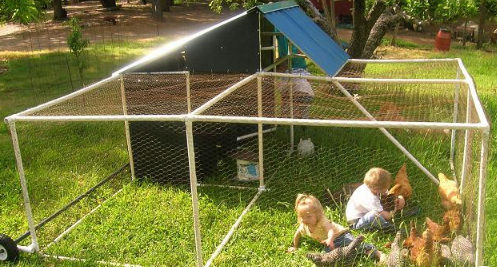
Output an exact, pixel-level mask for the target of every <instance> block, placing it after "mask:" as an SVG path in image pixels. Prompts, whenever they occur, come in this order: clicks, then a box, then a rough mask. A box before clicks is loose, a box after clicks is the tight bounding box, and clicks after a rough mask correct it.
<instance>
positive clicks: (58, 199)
mask: <svg viewBox="0 0 497 267" xmlns="http://www.w3.org/2000/svg"><path fill="white" fill-rule="evenodd" d="M16 131H17V134H18V136H19V147H20V150H21V151H20V152H21V153H22V156H23V168H24V174H25V179H26V183H27V185H28V192H29V196H30V203H31V207H32V211H33V219H34V222H35V224H40V223H42V224H45V223H44V220H45V219H47V218H49V217H50V216H51V215H53V214H56V213H57V212H58V211H59V210H61V209H63V208H65V206H66V205H68V204H69V203H71V202H72V201H73V200H74V199H77V198H78V197H80V196H81V195H83V194H85V193H86V192H88V191H90V192H89V193H88V194H87V195H88V197H86V198H83V199H82V201H80V202H78V203H75V205H74V206H71V207H70V208H69V209H68V211H67V212H66V213H62V215H61V216H59V217H56V219H55V220H54V221H50V222H48V223H47V224H46V225H44V226H43V227H41V228H39V230H38V231H37V233H38V234H39V237H40V239H39V243H40V244H41V245H42V246H45V247H46V246H47V245H48V244H49V243H50V242H51V241H52V240H54V239H55V238H56V237H57V236H58V235H60V234H62V232H63V231H64V230H65V229H67V228H68V227H69V226H71V225H72V224H74V223H75V222H76V221H77V220H78V219H79V218H80V217H82V216H83V215H84V214H86V213H88V212H90V211H91V210H92V209H93V208H95V207H96V206H98V205H99V204H101V203H102V202H103V201H105V200H106V199H108V198H109V197H110V196H111V195H113V194H114V193H115V192H116V191H117V190H119V188H121V187H122V186H123V184H125V183H126V182H129V181H130V179H129V175H130V173H129V166H128V159H127V158H128V157H127V154H126V151H125V149H126V139H125V137H124V136H125V132H124V124H123V122H107V123H95V122H53V123H45V122H17V123H16ZM102 181H105V183H103V185H102V186H101V187H98V188H95V189H92V187H94V186H95V185H96V184H98V183H100V182H102ZM18 218H19V217H18ZM16 226H17V227H15V228H14V229H13V230H14V231H16V232H13V233H11V234H13V236H16V235H18V234H21V233H23V232H21V231H26V230H27V229H28V227H27V221H23V222H17V224H16ZM16 228H17V229H16ZM26 242H27V240H25V241H24V242H22V243H21V244H25V243H26ZM28 244H29V243H28Z"/></svg>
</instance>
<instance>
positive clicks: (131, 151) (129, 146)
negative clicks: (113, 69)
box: [121, 75, 135, 181]
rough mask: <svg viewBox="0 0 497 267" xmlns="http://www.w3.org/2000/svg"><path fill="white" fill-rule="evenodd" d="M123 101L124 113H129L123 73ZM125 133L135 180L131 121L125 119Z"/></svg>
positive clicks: (130, 165) (132, 176) (132, 174)
mask: <svg viewBox="0 0 497 267" xmlns="http://www.w3.org/2000/svg"><path fill="white" fill-rule="evenodd" d="M121 101H122V103H123V115H124V116H127V115H128V105H127V102H126V92H125V88H124V76H123V75H121ZM124 133H125V134H126V145H127V146H128V157H129V167H130V170H131V180H132V181H134V180H135V161H134V160H133V149H132V148H131V134H130V132H129V121H124Z"/></svg>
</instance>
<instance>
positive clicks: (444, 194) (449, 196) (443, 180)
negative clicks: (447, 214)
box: [438, 173, 462, 210]
mask: <svg viewBox="0 0 497 267" xmlns="http://www.w3.org/2000/svg"><path fill="white" fill-rule="evenodd" d="M438 179H439V180H440V184H439V185H438V192H439V193H440V197H441V199H442V206H443V207H444V209H445V210H451V209H459V210H460V208H461V205H462V200H461V195H460V194H459V188H458V187H457V183H456V182H455V181H452V180H450V179H449V178H447V176H445V175H444V174H443V173H439V174H438Z"/></svg>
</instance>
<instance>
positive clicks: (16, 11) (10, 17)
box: [0, 0, 42, 24]
mask: <svg viewBox="0 0 497 267" xmlns="http://www.w3.org/2000/svg"><path fill="white" fill-rule="evenodd" d="M41 14H42V12H41V11H40V9H39V8H38V6H37V4H36V3H35V1H34V0H0V21H14V22H19V23H23V24H28V23H30V22H35V21H37V20H38V19H39V18H40V16H41Z"/></svg>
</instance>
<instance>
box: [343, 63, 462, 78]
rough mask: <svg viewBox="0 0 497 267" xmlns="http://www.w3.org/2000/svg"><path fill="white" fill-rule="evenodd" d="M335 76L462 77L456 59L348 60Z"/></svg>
mask: <svg viewBox="0 0 497 267" xmlns="http://www.w3.org/2000/svg"><path fill="white" fill-rule="evenodd" d="M337 77H350V78H358V77H361V78H380V79H381V78H383V79H464V76H463V75H462V74H461V72H460V69H459V65H458V63H457V61H454V60H440V61H435V60H419V61H418V62H416V61H409V62H407V61H404V62H403V61H396V60H391V61H389V60H384V61H382V60H377V61H371V60H369V61H361V60H349V61H348V62H347V64H345V65H344V66H343V68H342V69H341V70H340V72H339V73H338V75H337Z"/></svg>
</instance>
